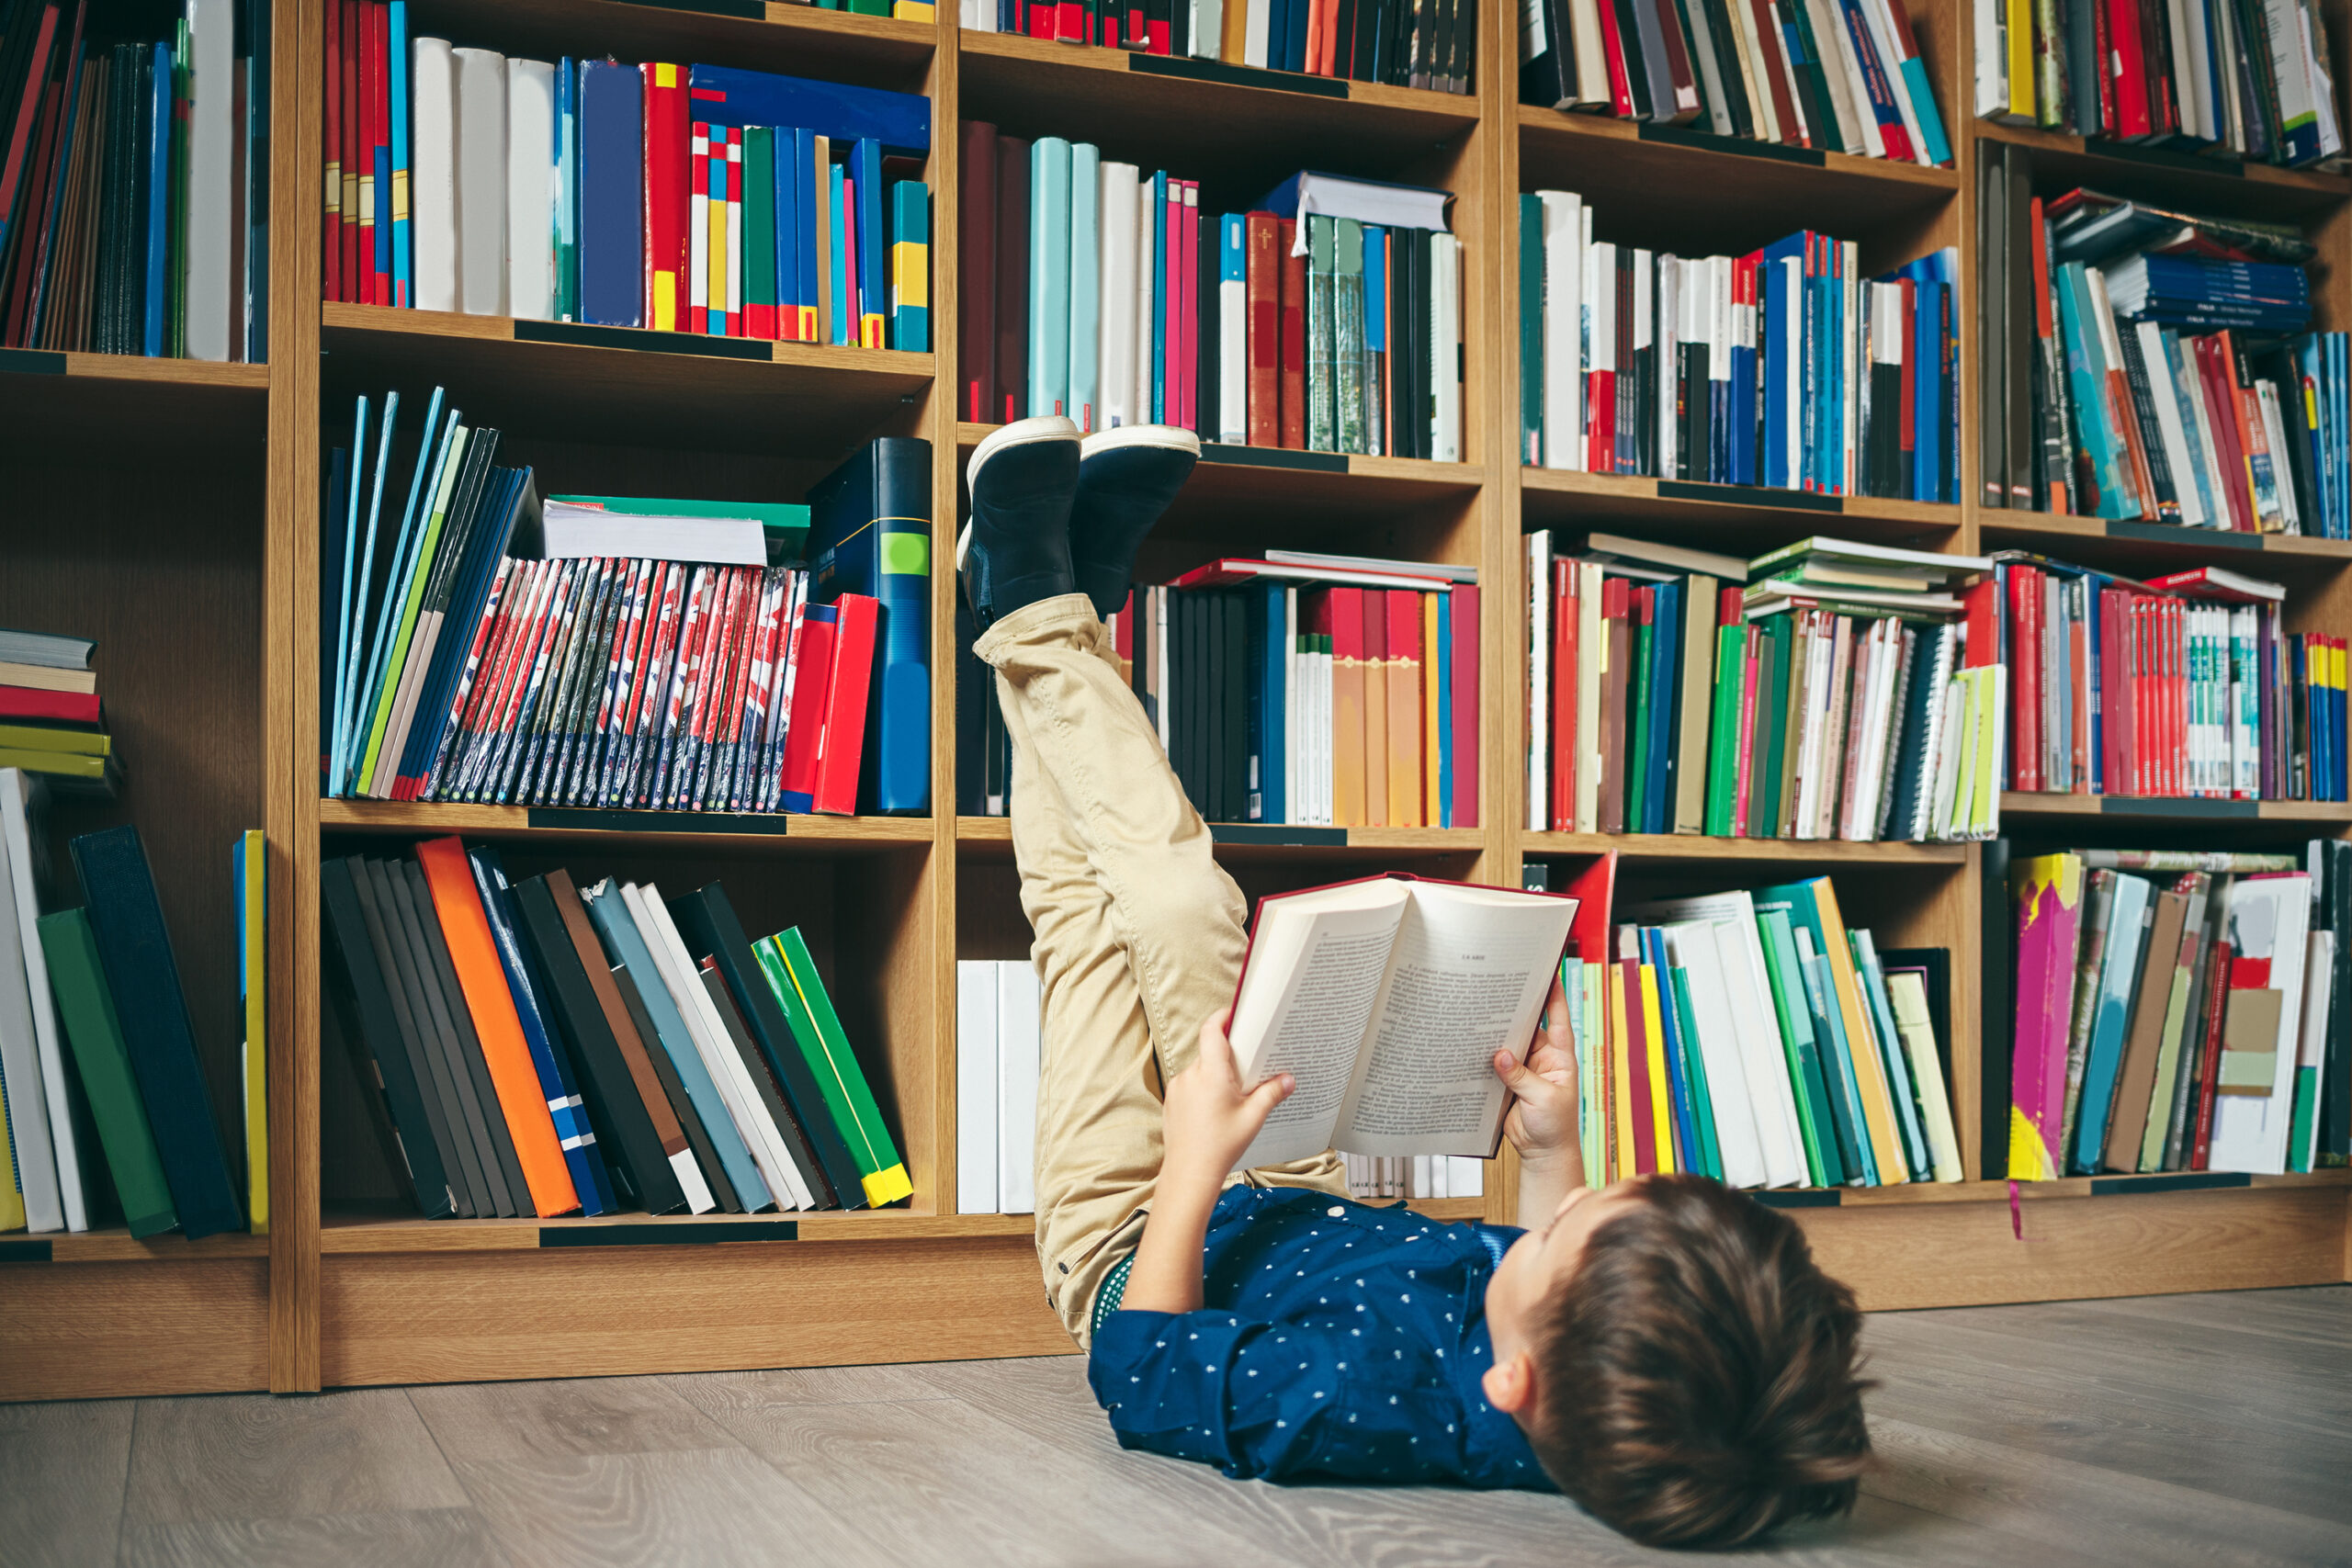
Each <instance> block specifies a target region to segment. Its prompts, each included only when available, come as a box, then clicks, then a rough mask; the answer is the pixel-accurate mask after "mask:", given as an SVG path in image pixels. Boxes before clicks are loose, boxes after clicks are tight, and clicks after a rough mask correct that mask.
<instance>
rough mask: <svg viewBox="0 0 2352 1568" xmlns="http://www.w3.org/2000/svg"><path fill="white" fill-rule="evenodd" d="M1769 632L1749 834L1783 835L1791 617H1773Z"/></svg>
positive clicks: (1760, 670)
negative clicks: (1782, 774) (1783, 766)
mask: <svg viewBox="0 0 2352 1568" xmlns="http://www.w3.org/2000/svg"><path fill="white" fill-rule="evenodd" d="M1763 633H1764V645H1763V648H1762V649H1760V651H1761V653H1762V654H1763V658H1762V659H1761V660H1758V666H1757V671H1756V683H1757V687H1758V691H1757V694H1756V738H1755V739H1754V740H1753V741H1751V742H1750V743H1749V744H1750V752H1751V755H1750V760H1749V762H1748V769H1749V774H1750V777H1749V780H1748V786H1747V836H1748V837H1749V838H1751V839H1777V838H1779V837H1780V836H1781V761H1782V753H1783V750H1784V748H1785V747H1786V745H1787V743H1788V733H1789V639H1790V635H1791V633H1790V620H1789V617H1788V616H1786V615H1772V616H1770V617H1768V618H1767V619H1766V620H1765V621H1764V623H1763Z"/></svg>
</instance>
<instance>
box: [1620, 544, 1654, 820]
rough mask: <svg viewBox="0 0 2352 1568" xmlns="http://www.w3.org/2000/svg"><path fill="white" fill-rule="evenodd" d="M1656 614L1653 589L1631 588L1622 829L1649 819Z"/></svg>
mask: <svg viewBox="0 0 2352 1568" xmlns="http://www.w3.org/2000/svg"><path fill="white" fill-rule="evenodd" d="M1656 615H1657V591H1656V590H1654V589H1649V588H1637V589H1635V590H1634V637H1633V649H1634V666H1633V668H1632V670H1630V671H1627V673H1628V675H1629V676H1630V677H1631V679H1632V684H1633V690H1632V694H1631V696H1630V698H1629V706H1630V707H1631V709H1632V713H1631V715H1630V716H1631V718H1632V721H1633V724H1632V728H1633V733H1632V734H1631V735H1630V736H1628V737H1627V738H1626V740H1625V831H1627V832H1628V833H1639V832H1642V831H1644V829H1643V824H1644V823H1645V822H1647V821H1648V820H1649V784H1650V745H1651V742H1652V739H1653V731H1654V730H1655V729H1656V728H1657V727H1656V726H1655V725H1653V724H1652V723H1651V722H1650V678H1651V676H1652V674H1653V673H1654V671H1652V670H1651V665H1652V664H1653V663H1654V662H1655V661H1654V660H1653V659H1652V658H1651V655H1650V640H1651V637H1653V635H1654V628H1653V627H1652V626H1651V625H1650V622H1651V620H1652V618H1653V617H1655V616H1656Z"/></svg>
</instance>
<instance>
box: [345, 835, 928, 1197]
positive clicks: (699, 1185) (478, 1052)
mask: <svg viewBox="0 0 2352 1568" xmlns="http://www.w3.org/2000/svg"><path fill="white" fill-rule="evenodd" d="M320 898H321V908H322V913H323V915H324V922H323V931H322V937H323V940H322V944H321V945H322V947H323V948H324V949H325V952H326V958H327V964H326V978H327V982H328V985H327V990H328V995H329V997H330V998H331V999H332V1001H333V1002H334V1018H335V1021H336V1023H337V1026H338V1027H339V1028H340V1030H341V1032H342V1033H343V1036H344V1040H345V1044H346V1045H347V1046H348V1047H349V1049H350V1050H351V1051H352V1053H353V1055H354V1058H355V1064H356V1066H358V1067H359V1069H360V1078H361V1081H362V1082H363V1083H365V1084H368V1085H370V1086H373V1087H375V1088H376V1089H378V1090H379V1095H380V1102H381V1106H382V1109H383V1111H384V1113H385V1117H384V1120H383V1122H380V1123H379V1133H380V1134H383V1135H384V1136H385V1139H386V1144H387V1147H386V1154H387V1156H388V1157H389V1158H390V1160H391V1163H392V1164H393V1165H394V1167H395V1168H397V1169H399V1170H400V1171H401V1172H402V1173H404V1174H405V1175H406V1176H407V1177H408V1179H409V1181H410V1184H411V1187H412V1189H413V1191H414V1193H415V1197H416V1201H417V1206H418V1208H419V1209H420V1210H422V1211H423V1213H424V1214H425V1215H426V1217H428V1218H432V1219H443V1218H447V1217H450V1216H453V1215H456V1216H463V1217H481V1218H487V1217H489V1216H491V1215H493V1214H494V1215H499V1216H513V1215H517V1214H522V1215H537V1216H539V1217H541V1218H547V1217H549V1216H553V1215H559V1214H570V1213H579V1214H602V1213H615V1212H617V1211H619V1210H621V1209H623V1208H624V1207H634V1208H639V1209H642V1210H644V1211H645V1212H646V1213H651V1214H665V1213H673V1212H675V1211H679V1210H684V1211H687V1212H689V1213H697V1214H702V1213H711V1212H713V1211H724V1212H726V1213H760V1212H762V1211H763V1210H767V1209H775V1210H779V1211H784V1210H803V1209H831V1208H844V1209H860V1208H866V1207H869V1206H879V1205H881V1204H885V1203H890V1202H895V1201H898V1200H899V1199H901V1198H904V1197H907V1196H908V1195H909V1194H910V1192H911V1191H912V1190H913V1189H912V1188H911V1186H910V1184H909V1183H908V1180H907V1173H906V1168H905V1166H904V1165H903V1164H902V1163H901V1161H900V1159H899V1152H898V1146H897V1145H896V1143H895V1142H894V1141H893V1140H892V1138H891V1135H890V1131H889V1128H888V1126H887V1125H886V1124H885V1123H884V1122H883V1119H882V1114H881V1112H880V1111H879V1110H878V1109H877V1108H876V1104H875V1100H874V1095H873V1092H872V1090H871V1089H869V1088H868V1087H867V1082H866V1077H865V1070H864V1068H863V1067H862V1066H860V1064H859V1061H858V1057H857V1053H856V1052H855V1050H854V1048H853V1047H852V1046H851V1044H850V1042H849V1039H848V1036H847V1034H846V1033H845V1032H843V1030H842V1022H841V1019H840V1017H839V1015H838V1014H837V1013H836V1012H835V1010H834V1008H833V1004H832V1001H831V998H830V996H829V994H828V993H827V991H826V988H825V984H824V981H823V979H822V978H821V977H820V976H819V974H818V972H817V966H816V964H815V962H814V961H813V960H812V959H811V957H810V956H809V947H808V943H807V942H806V940H805V939H804V938H803V936H802V934H801V931H800V929H799V928H798V927H797V926H795V927H792V928H790V929H788V930H786V931H780V932H778V933H776V934H775V935H773V936H768V937H763V938H762V939H761V940H760V941H758V942H750V941H748V940H746V939H745V937H744V934H743V929H742V926H741V923H740V922H739V921H738V919H736V915H735V911H734V908H733V906H732V905H730V904H729V902H728V899H727V895H726V891H725V890H724V889H723V888H721V887H720V886H719V885H718V883H716V882H714V883H711V884H709V885H708V886H705V887H703V888H700V889H699V890H697V891H695V892H694V893H691V894H688V895H686V896H684V897H678V898H674V899H670V900H667V901H665V900H664V899H663V898H662V894H661V891H660V890H659V889H658V888H656V887H655V886H652V885H651V884H650V883H649V884H645V885H643V886H639V884H637V883H633V882H622V881H618V880H616V879H615V878H612V877H605V879H603V880H602V881H600V882H598V883H596V884H595V885H594V886H591V887H589V888H587V889H585V890H584V891H583V890H582V889H580V888H577V887H576V886H574V885H573V883H572V881H571V875H570V874H569V873H567V872H565V871H562V870H560V869H559V870H556V871H551V872H548V873H547V874H545V875H542V876H535V877H530V878H528V879H525V880H520V881H512V882H510V881H509V879H508V877H507V874H506V872H505V869H504V867H503V864H502V863H501V862H500V860H499V857H498V853H497V852H496V851H495V850H492V849H489V848H486V847H483V846H480V845H474V846H469V845H467V844H465V843H462V842H461V841H459V840H457V839H454V838H449V839H434V840H427V841H425V842H424V843H420V844H418V845H416V846H415V848H414V851H413V854H412V855H411V856H409V857H407V858H401V859H383V860H377V859H370V858H368V857H365V856H357V855H355V856H351V857H349V858H346V859H340V860H331V861H328V862H327V863H325V864H324V865H323V866H322V868H321V872H320Z"/></svg>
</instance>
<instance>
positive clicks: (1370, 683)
mask: <svg viewBox="0 0 2352 1568" xmlns="http://www.w3.org/2000/svg"><path fill="white" fill-rule="evenodd" d="M1362 611H1363V805H1364V821H1365V822H1366V823H1367V824H1369V825H1370V826H1372V827H1375V828H1392V827H1395V826H1396V825H1397V822H1396V818H1393V817H1391V816H1390V815H1389V813H1388V600H1387V594H1386V592H1385V591H1384V590H1381V589H1377V588H1373V589H1366V590H1365V591H1364V594H1363V602H1362Z"/></svg>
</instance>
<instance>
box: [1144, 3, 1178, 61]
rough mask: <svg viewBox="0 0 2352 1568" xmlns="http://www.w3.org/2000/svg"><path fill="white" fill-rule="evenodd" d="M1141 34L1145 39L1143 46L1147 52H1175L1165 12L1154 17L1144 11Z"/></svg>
mask: <svg viewBox="0 0 2352 1568" xmlns="http://www.w3.org/2000/svg"><path fill="white" fill-rule="evenodd" d="M1143 36H1144V39H1145V43H1144V48H1145V51H1146V52H1147V53H1150V54H1172V53H1174V52H1175V49H1174V46H1173V42H1172V39H1171V38H1170V32H1169V18H1168V17H1167V16H1166V14H1164V13H1163V14H1162V15H1159V16H1157V17H1155V16H1152V15H1151V14H1150V13H1149V12H1146V13H1145V14H1144V22H1143Z"/></svg>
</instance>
